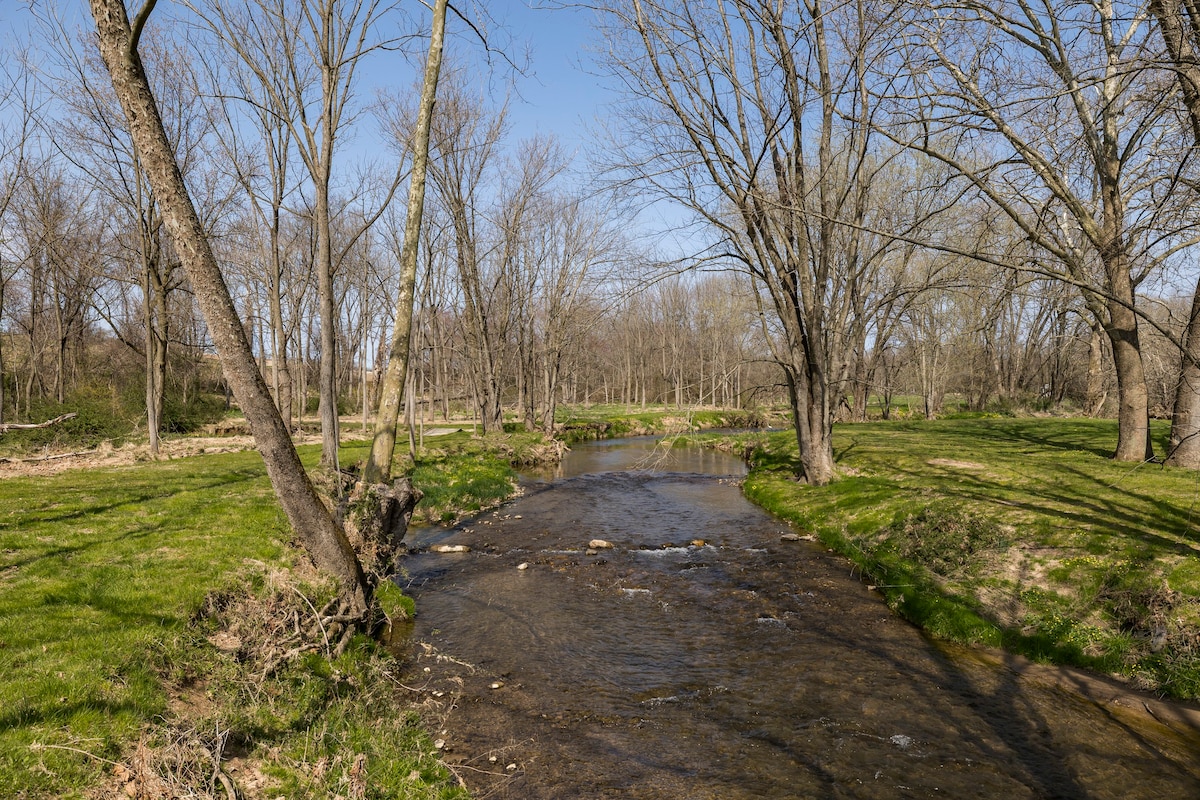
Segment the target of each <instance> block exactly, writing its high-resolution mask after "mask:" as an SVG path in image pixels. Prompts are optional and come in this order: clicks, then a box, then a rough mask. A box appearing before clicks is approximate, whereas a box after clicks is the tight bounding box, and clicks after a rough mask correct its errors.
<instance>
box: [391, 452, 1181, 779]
mask: <svg viewBox="0 0 1200 800" xmlns="http://www.w3.org/2000/svg"><path fill="white" fill-rule="evenodd" d="M744 474H745V467H744V466H743V465H742V463H741V462H740V461H738V460H737V459H736V458H734V457H732V456H728V455H725V454H722V453H717V452H713V451H709V450H701V449H698V448H675V449H669V450H668V449H664V448H661V447H658V446H656V443H655V442H654V441H653V440H640V439H638V440H623V441H610V442H600V443H594V444H586V445H579V446H577V447H576V448H575V449H574V450H573V451H572V452H571V453H569V454H568V456H567V458H566V459H565V460H564V462H563V463H562V465H561V466H560V467H559V468H558V469H557V470H556V471H555V472H554V473H552V474H545V475H541V476H530V477H529V478H528V479H527V480H526V481H525V482H524V484H523V485H524V489H525V494H524V496H523V497H521V498H519V499H518V500H516V501H514V502H512V503H510V504H508V505H506V506H505V507H503V508H502V509H500V510H498V511H496V512H490V513H487V514H485V515H482V516H480V517H478V518H476V519H472V520H469V521H467V522H465V523H463V524H461V525H459V526H456V527H454V528H450V529H440V528H427V529H417V530H414V531H413V533H412V534H411V535H410V538H411V539H412V541H411V544H412V545H413V546H414V547H418V548H428V547H430V546H432V545H435V544H462V545H467V546H469V547H470V548H471V550H470V552H467V553H457V554H445V553H434V552H418V553H415V554H413V555H410V556H408V557H407V558H406V559H405V563H404V567H405V577H404V579H402V580H401V585H402V586H403V587H404V588H405V589H406V590H407V591H408V592H409V593H410V594H412V595H413V596H414V597H415V598H416V601H417V610H418V614H417V619H416V622H415V626H414V628H413V631H412V634H411V635H412V639H411V644H410V647H409V651H408V654H407V664H406V672H407V676H406V678H405V685H406V686H407V687H409V688H410V689H413V690H414V691H417V692H419V694H420V700H421V701H422V702H423V704H424V708H425V710H426V712H427V719H428V720H429V724H430V725H431V726H432V729H433V732H434V735H435V738H437V739H439V740H440V743H441V744H442V753H443V759H444V761H445V762H446V763H447V765H449V766H450V767H451V768H452V769H453V770H454V772H455V773H456V774H457V775H459V777H460V778H461V779H462V780H463V781H465V783H466V784H467V785H468V786H469V788H470V789H471V791H472V794H473V796H474V797H475V798H477V800H481V799H482V798H511V799H512V800H517V799H518V798H519V799H520V800H537V799H539V798H545V799H546V800H551V799H552V798H553V799H554V800H558V799H559V798H562V799H564V800H570V799H573V798H617V797H620V798H637V799H644V800H649V799H650V798H663V799H664V800H665V799H666V798H671V800H679V799H680V798H697V799H698V800H699V799H708V798H712V799H713V800H716V799H717V798H720V799H721V800H741V799H742V798H826V797H828V798H851V797H853V798H892V797H896V798H901V797H949V798H965V797H972V798H975V797H978V798H1052V797H1055V798H1057V797H1061V798H1156V799H1157V798H1200V713H1198V712H1196V711H1194V710H1191V709H1187V708H1181V707H1177V706H1173V705H1170V704H1166V703H1158V702H1155V701H1154V700H1153V699H1151V698H1149V697H1145V698H1143V697H1141V696H1140V695H1136V694H1135V693H1132V692H1129V691H1127V690H1124V689H1122V688H1121V687H1120V686H1119V685H1117V684H1115V683H1111V682H1108V681H1106V680H1104V679H1102V678H1096V677H1088V676H1085V675H1083V674H1081V673H1075V672H1072V671H1068V670H1058V669H1052V668H1048V667H1038V666H1034V665H1029V664H1027V663H1026V662H1024V661H1023V660H1020V659H1017V658H1015V657H1009V656H1004V655H1003V654H996V653H988V652H980V651H974V650H968V649H965V648H957V647H952V646H948V645H945V644H943V643H935V642H932V641H930V640H929V639H927V638H926V637H924V636H923V635H922V634H921V633H920V632H919V631H918V630H916V629H915V628H913V627H912V626H911V625H909V624H908V623H906V622H904V621H903V620H901V619H900V618H898V617H897V616H895V615H894V614H893V613H892V612H891V611H890V610H889V609H888V608H887V606H886V605H885V604H884V603H883V601H882V600H881V598H880V596H879V595H878V593H877V592H875V591H874V590H873V588H872V587H870V586H868V585H866V584H865V583H864V582H863V581H862V580H861V576H859V575H858V574H856V573H852V571H851V568H850V566H849V564H848V562H846V561H845V560H844V559H842V558H840V557H838V556H837V555H835V554H833V553H830V552H829V551H827V550H825V549H824V548H823V547H822V546H820V545H818V544H815V543H811V542H807V541H785V540H783V539H781V535H782V534H785V533H788V532H789V529H788V528H787V526H786V525H785V524H784V523H781V522H780V521H779V520H776V519H775V518H773V517H771V516H770V515H768V514H766V513H765V512H763V511H762V510H760V509H758V508H757V507H755V506H753V505H752V504H750V503H749V502H748V501H747V500H745V498H744V497H743V496H742V494H741V490H740V488H739V485H738V484H739V480H740V478H741V477H742V476H743V475H744ZM597 539H600V540H605V541H607V542H609V543H611V544H612V547H611V548H603V547H593V548H589V542H591V541H592V540H597Z"/></svg>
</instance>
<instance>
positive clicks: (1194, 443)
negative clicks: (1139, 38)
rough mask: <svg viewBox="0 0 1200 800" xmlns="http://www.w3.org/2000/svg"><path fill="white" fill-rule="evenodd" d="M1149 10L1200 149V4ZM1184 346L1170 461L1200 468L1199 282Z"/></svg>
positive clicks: (1164, 3)
mask: <svg viewBox="0 0 1200 800" xmlns="http://www.w3.org/2000/svg"><path fill="white" fill-rule="evenodd" d="M1150 12H1151V13H1152V14H1153V15H1154V18H1155V20H1156V21H1157V22H1158V29H1159V31H1160V32H1161V34H1162V38H1163V41H1164V42H1165V44H1166V47H1167V57H1168V58H1169V63H1170V64H1171V65H1172V67H1173V68H1174V72H1175V76H1176V79H1177V82H1178V85H1179V89H1180V94H1181V95H1182V98H1183V105H1184V108H1185V110H1186V111H1187V116H1188V120H1189V121H1190V122H1191V135H1192V136H1191V138H1192V150H1193V151H1194V150H1196V149H1198V148H1200V6H1198V5H1197V4H1196V2H1195V0H1151V2H1150ZM1180 350H1181V357H1180V367H1179V379H1178V383H1177V384H1176V388H1175V403H1174V411H1173V412H1172V415H1171V439H1170V443H1169V444H1168V446H1167V463H1168V464H1172V465H1174V466H1179V467H1190V468H1192V469H1200V281H1198V282H1197V284H1196V288H1195V290H1194V291H1193V293H1192V304H1191V312H1190V313H1189V315H1188V321H1187V326H1186V328H1185V329H1184V332H1183V341H1182V343H1181V347H1180Z"/></svg>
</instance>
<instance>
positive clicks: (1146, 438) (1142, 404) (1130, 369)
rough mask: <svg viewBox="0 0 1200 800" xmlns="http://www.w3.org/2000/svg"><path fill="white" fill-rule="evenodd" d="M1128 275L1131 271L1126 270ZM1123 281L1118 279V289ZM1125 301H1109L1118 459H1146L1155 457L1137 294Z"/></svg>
mask: <svg viewBox="0 0 1200 800" xmlns="http://www.w3.org/2000/svg"><path fill="white" fill-rule="evenodd" d="M1123 274H1124V275H1125V276H1128V274H1129V273H1128V270H1126V271H1125V272H1124V273H1123ZM1120 285H1121V283H1120V282H1119V281H1118V282H1115V285H1114V292H1116V291H1118V290H1119V287H1120ZM1122 294H1124V295H1125V298H1124V299H1125V301H1126V302H1125V303H1121V302H1118V299H1119V298H1118V299H1114V300H1111V301H1109V304H1108V312H1109V324H1108V326H1107V328H1106V330H1107V333H1108V338H1109V341H1110V342H1111V343H1112V350H1113V366H1114V367H1115V369H1116V373H1117V449H1116V452H1114V453H1113V459H1115V460H1116V461H1145V460H1148V459H1151V458H1153V457H1154V449H1153V446H1152V444H1151V441H1150V398H1149V393H1148V392H1147V390H1146V373H1145V369H1144V365H1143V364H1142V348H1141V342H1140V341H1139V339H1138V326H1137V315H1136V313H1135V312H1134V311H1133V308H1132V305H1133V293H1132V292H1131V291H1130V292H1124V293H1122Z"/></svg>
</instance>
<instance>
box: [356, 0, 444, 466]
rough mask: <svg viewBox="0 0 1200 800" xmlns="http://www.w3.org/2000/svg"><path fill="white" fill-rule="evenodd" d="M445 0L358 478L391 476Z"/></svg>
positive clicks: (428, 69) (438, 14)
mask: <svg viewBox="0 0 1200 800" xmlns="http://www.w3.org/2000/svg"><path fill="white" fill-rule="evenodd" d="M446 5H447V0H437V3H436V4H435V6H434V9H433V29H432V31H431V34H430V38H429V56H428V58H427V59H426V61H425V80H424V83H423V84H422V86H421V104H420V109H419V111H418V117H417V130H416V141H415V142H414V144H413V169H412V175H411V177H410V178H409V187H408V209H407V212H406V213H407V216H406V217H405V221H404V246H403V250H402V252H401V254H400V288H399V291H398V292H397V296H396V321H395V324H394V325H393V326H392V344H391V348H390V350H389V352H388V363H387V372H386V373H385V374H384V377H383V385H382V388H381V390H380V394H379V411H378V412H377V413H376V416H375V438H374V441H373V442H372V444H371V455H370V457H369V458H368V459H367V463H366V466H365V467H364V468H363V481H364V482H366V483H385V482H387V481H388V480H389V479H390V478H391V475H392V457H393V454H394V453H395V450H396V423H397V420H398V419H399V415H400V398H401V397H403V396H404V381H405V376H406V375H407V374H408V359H409V351H410V349H411V344H412V320H413V297H414V293H415V291H416V284H417V246H418V244H419V243H420V240H421V217H422V215H423V213H424V209H425V181H426V176H427V175H428V170H429V133H430V127H431V123H432V120H433V102H434V98H435V97H436V96H437V85H438V76H439V75H440V74H441V68H442V42H443V39H444V38H445V30H446Z"/></svg>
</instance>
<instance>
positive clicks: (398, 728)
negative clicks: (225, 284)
mask: <svg viewBox="0 0 1200 800" xmlns="http://www.w3.org/2000/svg"><path fill="white" fill-rule="evenodd" d="M432 443H435V442H431V444H432ZM436 444H437V447H436V448H431V449H430V451H429V452H428V453H427V454H426V455H425V456H423V457H422V458H421V459H420V461H419V463H418V465H417V470H416V480H417V483H418V485H419V486H423V488H424V489H425V491H426V492H427V494H428V495H429V497H430V500H431V503H430V504H429V505H427V506H425V507H426V508H428V509H429V510H428V511H426V512H425V513H426V515H427V516H431V517H433V518H436V519H440V518H443V517H446V518H452V517H455V516H457V515H459V514H460V513H464V512H467V511H470V510H475V509H478V508H484V507H488V506H490V505H494V504H496V503H497V502H499V501H500V500H502V499H503V498H504V497H507V496H508V495H509V494H511V492H512V490H513V486H514V484H513V480H512V478H513V472H512V468H511V466H510V461H511V460H513V459H518V458H520V457H522V453H523V452H524V451H525V450H526V449H530V451H531V452H532V449H533V448H536V447H537V446H538V443H537V442H535V441H533V440H530V441H528V442H527V441H525V440H514V441H513V442H509V441H499V440H497V441H491V442H479V441H476V440H471V439H470V437H469V436H466V435H456V436H451V437H445V438H444V439H438V440H436ZM365 452H366V451H365V445H354V444H351V445H348V446H347V447H345V448H344V450H343V453H342V463H343V464H350V463H353V462H354V461H355V460H357V459H361V458H362V457H363V456H364V455H365ZM302 455H303V457H304V458H305V460H306V462H307V463H309V464H310V466H311V465H312V463H313V462H315V461H316V458H317V455H318V451H317V448H315V447H308V448H302ZM0 509H4V510H3V511H0V786H3V787H4V791H3V794H4V795H5V796H9V797H30V798H32V797H83V796H113V795H117V794H120V793H121V792H126V793H128V792H131V791H132V792H134V793H136V792H139V791H140V792H142V794H141V795H139V796H165V795H168V794H170V792H171V791H174V789H172V787H176V788H177V787H180V786H186V787H188V791H189V794H188V795H187V796H194V797H205V796H213V797H224V796H226V795H227V790H226V789H225V787H224V782H225V781H227V780H228V781H230V782H231V783H234V784H238V785H239V786H240V788H241V789H244V790H247V789H248V790H252V791H251V793H252V794H254V795H255V796H271V797H275V796H280V795H282V796H286V797H288V798H302V797H312V798H324V797H333V796H338V795H341V796H358V797H388V798H450V797H460V796H464V793H463V792H462V791H461V790H460V789H459V788H458V784H457V781H456V780H454V779H453V777H452V776H451V775H449V774H448V773H447V772H446V771H445V770H444V768H443V767H442V766H441V764H440V762H439V761H438V759H437V758H436V756H435V751H434V749H433V746H432V744H431V742H430V740H429V738H428V737H427V736H426V734H425V732H424V731H423V730H422V728H421V724H420V721H419V719H418V718H417V714H416V713H415V711H414V710H413V709H411V708H409V707H407V706H406V705H405V703H404V698H403V696H402V693H401V692H399V691H398V690H397V677H396V674H395V670H396V663H395V662H394V660H393V659H391V658H390V657H389V656H388V654H387V653H386V652H385V651H383V650H382V648H380V647H379V646H377V645H376V644H375V643H374V642H372V641H371V640H369V639H367V638H366V637H360V638H359V639H357V640H355V641H354V642H353V644H352V645H351V646H350V647H349V648H348V650H347V651H346V652H345V653H343V654H341V655H334V653H333V649H332V648H331V647H324V648H318V649H317V650H316V651H315V652H311V653H307V654H305V655H304V656H302V657H300V658H298V659H291V660H284V659H282V658H281V655H282V654H281V653H279V652H274V651H272V650H270V649H266V648H264V647H263V646H256V644H255V643H256V642H264V641H286V640H287V638H288V635H289V629H290V628H291V627H296V628H301V627H303V626H305V625H309V624H310V623H311V620H312V619H313V618H315V617H316V610H317V609H319V608H321V606H322V605H323V603H324V601H325V600H326V599H327V598H329V597H331V596H332V587H330V586H328V585H325V584H323V583H322V582H321V580H320V579H319V578H318V577H317V576H316V575H314V574H312V572H311V570H309V569H306V568H304V566H303V562H304V559H303V557H302V556H300V555H299V554H298V553H297V552H296V551H295V550H294V549H293V547H292V546H291V544H290V542H289V539H290V534H289V531H288V528H287V525H286V520H285V519H284V517H283V514H282V512H281V511H280V510H279V508H278V506H277V504H276V503H275V500H274V497H273V495H272V493H271V488H270V485H269V483H268V481H267V478H266V474H265V470H264V468H263V466H262V461H261V459H260V458H259V456H258V455H257V453H254V452H245V453H233V454H221V455H203V456H197V457H194V458H188V459H180V460H176V461H170V462H162V463H155V464H139V465H134V466H127V467H119V468H109V469H92V470H86V471H82V470H81V471H71V472H64V473H61V474H58V475H51V476H40V477H37V478H9V479H6V480H3V481H0ZM396 602H397V604H399V603H400V602H402V601H396ZM272 636H274V638H272ZM217 764H219V765H220V766H221V769H220V770H217V769H216V768H215V766H216V765H217ZM264 787H270V791H266V790H265V788H264ZM264 791H266V793H265V795H264Z"/></svg>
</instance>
